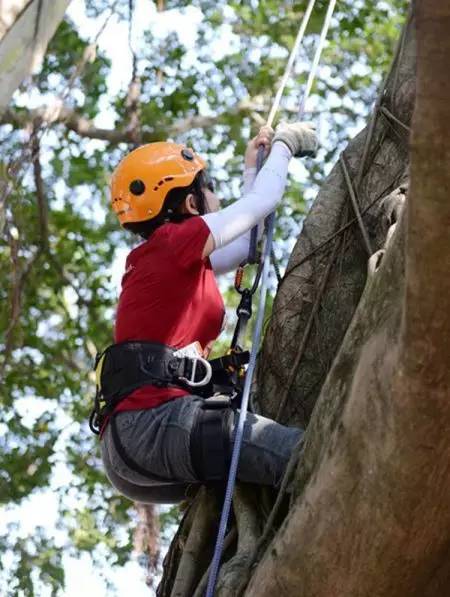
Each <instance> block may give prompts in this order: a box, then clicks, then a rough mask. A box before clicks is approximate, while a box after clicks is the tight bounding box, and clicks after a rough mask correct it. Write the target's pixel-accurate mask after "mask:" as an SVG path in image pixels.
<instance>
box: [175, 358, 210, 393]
mask: <svg viewBox="0 0 450 597" xmlns="http://www.w3.org/2000/svg"><path fill="white" fill-rule="evenodd" d="M189 358H190V359H191V360H192V361H193V363H192V371H191V376H190V377H191V379H188V378H187V377H181V376H180V377H179V378H178V379H180V380H181V381H184V382H186V383H187V384H188V386H191V387H192V388H196V387H198V386H206V384H208V383H209V382H210V381H211V377H212V368H211V365H210V363H209V362H208V361H207V360H206V359H204V358H203V357H189ZM198 362H200V363H201V364H202V365H203V367H204V368H205V376H204V377H203V379H201V380H200V381H195V374H196V372H197V363H198Z"/></svg>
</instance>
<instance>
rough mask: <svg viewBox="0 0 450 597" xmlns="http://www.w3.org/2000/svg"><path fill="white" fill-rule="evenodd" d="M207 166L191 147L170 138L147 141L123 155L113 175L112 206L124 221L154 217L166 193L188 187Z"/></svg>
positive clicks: (136, 220)
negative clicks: (154, 141)
mask: <svg viewBox="0 0 450 597" xmlns="http://www.w3.org/2000/svg"><path fill="white" fill-rule="evenodd" d="M205 167H206V162H205V161H204V160H203V159H202V158H201V157H200V156H198V155H196V154H195V153H194V152H193V151H192V149H188V148H187V147H185V146H184V145H178V144H177V143H169V142H163V141H162V142H157V143H148V144H147V145H142V147H138V148H137V149H135V150H134V151H132V152H131V153H129V154H128V155H127V156H125V157H124V158H123V160H122V161H121V162H120V164H119V165H118V166H117V168H116V169H115V170H114V172H113V175H112V179H111V203H112V208H113V210H114V211H115V213H116V214H117V217H118V218H119V222H120V223H121V225H122V226H123V225H124V224H128V223H132V222H144V221H146V220H151V219H152V218H155V217H156V216H157V215H158V214H159V213H160V212H161V210H162V208H163V206H164V201H165V199H166V197H167V193H168V192H169V191H171V190H172V189H175V188H177V187H187V186H189V185H190V184H191V183H192V182H193V181H194V178H195V177H196V175H197V174H198V173H199V172H200V171H201V170H203V169H204V168H205Z"/></svg>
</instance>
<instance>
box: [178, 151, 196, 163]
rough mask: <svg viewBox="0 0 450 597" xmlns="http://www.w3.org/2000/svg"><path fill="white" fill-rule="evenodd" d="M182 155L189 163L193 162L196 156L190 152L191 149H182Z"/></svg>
mask: <svg viewBox="0 0 450 597" xmlns="http://www.w3.org/2000/svg"><path fill="white" fill-rule="evenodd" d="M181 155H182V156H183V157H184V159H185V160H187V161H188V162H192V160H193V159H194V154H193V153H192V151H190V150H189V149H182V150H181Z"/></svg>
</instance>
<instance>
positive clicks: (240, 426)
mask: <svg viewBox="0 0 450 597" xmlns="http://www.w3.org/2000/svg"><path fill="white" fill-rule="evenodd" d="M314 4H315V0H310V2H309V4H308V7H307V9H306V12H305V14H304V16H303V19H302V22H301V24H300V28H299V31H298V34H297V37H296V40H295V43H294V47H293V49H292V51H291V54H290V56H289V60H288V63H287V65H286V70H285V73H284V76H283V79H282V81H281V83H280V86H279V89H278V91H277V94H276V96H275V100H274V103H273V105H272V108H271V111H270V113H269V117H268V120H267V124H268V125H269V126H271V125H272V123H273V119H274V117H275V114H276V112H277V110H278V107H279V103H280V100H281V97H282V94H283V91H284V88H285V86H286V83H287V80H288V78H289V76H290V74H291V71H292V67H293V65H294V61H295V58H296V54H297V51H298V48H299V47H300V43H301V41H302V39H303V35H304V33H305V30H306V27H307V24H308V21H309V18H310V16H311V13H312V10H313V7H314ZM335 4H336V0H330V1H329V4H328V8H327V12H326V15H325V19H324V22H323V26H322V31H321V35H320V39H319V42H318V45H317V48H316V52H315V55H314V58H313V62H312V67H311V71H310V73H309V76H308V80H307V83H306V86H305V89H304V91H303V94H302V97H301V99H300V106H299V118H302V116H303V114H304V111H305V105H306V101H307V99H308V96H309V93H310V91H311V88H312V84H313V81H314V78H315V76H316V73H317V68H318V65H319V61H320V56H321V53H322V49H323V46H324V43H325V40H326V36H327V32H328V29H329V26H330V22H331V17H332V15H333V11H334V7H335ZM263 155H264V148H263V147H260V148H259V151H258V164H257V169H258V170H259V169H260V168H261V165H262V160H263ZM274 223H275V215H274V214H273V213H272V214H270V215H269V216H268V217H267V218H266V221H265V225H264V227H265V240H264V246H263V252H262V258H261V260H260V262H259V265H258V270H257V274H256V278H255V282H254V283H253V285H252V287H251V288H250V289H241V282H242V267H241V268H240V270H241V271H240V270H238V272H239V271H240V273H239V275H238V276H237V283H236V284H235V286H237V290H238V292H240V294H241V303H243V301H244V297H245V303H244V305H243V306H242V309H241V311H242V313H241V317H240V322H239V313H238V326H239V329H238V331H237V332H236V333H235V335H234V337H233V342H234V341H235V340H236V343H238V342H240V341H241V338H242V336H243V334H242V330H243V331H244V332H245V328H246V326H247V323H248V319H249V318H250V315H251V297H252V295H253V294H254V292H256V288H257V286H258V284H259V281H260V280H261V289H260V294H259V304H258V312H257V316H256V324H255V328H254V332H253V338H252V349H251V353H250V361H249V365H248V369H247V373H246V377H245V383H244V390H243V394H242V399H241V409H240V413H239V419H238V422H237V426H236V429H235V436H234V445H233V453H232V456H231V464H230V470H229V474H228V481H227V486H226V490H225V497H224V503H223V508H222V513H221V517H220V523H219V530H218V533H217V539H216V544H215V547H214V554H213V558H212V561H211V565H210V571H209V577H208V584H207V588H206V597H213V595H214V591H215V586H216V582H217V574H218V571H219V566H220V560H221V557H222V550H223V543H224V539H225V532H226V528H227V524H228V519H229V515H230V509H231V503H232V498H233V491H234V486H235V482H236V473H237V467H238V462H239V455H240V450H241V445H242V439H243V433H244V422H245V419H246V417H247V411H248V403H249V397H250V388H251V383H252V379H253V374H254V371H255V366H256V356H257V352H258V348H259V344H260V340H261V332H262V325H263V319H264V308H265V302H266V295H267V286H268V275H269V267H270V257H271V251H272V239H273V232H274ZM256 240H257V229H256V230H255V229H253V230H252V237H251V243H250V250H249V258H248V262H249V263H254V262H255V261H256V257H255V256H256ZM246 291H247V292H246ZM249 295H250V301H249V300H248V298H249ZM248 313H250V314H249V315H248Z"/></svg>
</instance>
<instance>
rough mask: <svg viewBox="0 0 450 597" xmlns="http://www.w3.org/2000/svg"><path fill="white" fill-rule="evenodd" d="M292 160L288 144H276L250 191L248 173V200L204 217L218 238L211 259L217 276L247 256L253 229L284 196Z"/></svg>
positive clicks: (246, 179)
mask: <svg viewBox="0 0 450 597" xmlns="http://www.w3.org/2000/svg"><path fill="white" fill-rule="evenodd" d="M291 157H292V154H291V152H290V150H289V149H288V147H287V146H286V145H285V144H284V143H281V142H276V143H274V145H273V147H272V150H271V152H270V155H269V157H268V158H267V160H266V163H265V164H264V166H263V167H262V168H261V170H260V171H259V173H258V175H257V176H256V178H255V180H254V183H253V186H252V187H251V188H250V189H248V190H247V188H248V187H247V184H246V183H248V186H250V185H251V181H250V178H251V173H250V172H248V173H246V176H245V177H244V189H245V191H246V192H245V194H244V197H243V198H242V199H241V200H240V201H236V203H233V204H232V205H229V206H228V207H225V208H224V209H222V210H221V211H218V212H214V213H208V214H205V215H203V216H201V217H202V218H203V220H204V221H205V222H206V224H207V226H208V228H209V229H210V231H211V234H212V236H213V238H214V244H215V247H216V248H215V249H214V251H213V252H212V253H211V256H210V258H211V263H212V266H213V268H214V270H215V272H216V273H218V274H220V273H224V272H226V271H230V270H232V269H234V268H235V267H236V266H237V265H238V264H239V263H240V262H241V261H243V259H245V257H246V256H247V254H248V246H249V239H250V231H251V229H252V228H253V227H254V226H256V225H257V224H258V223H259V222H260V221H261V220H264V218H265V217H266V216H267V215H269V214H270V213H271V212H272V211H274V210H275V208H276V206H277V205H278V203H279V202H280V200H281V197H282V196H283V192H284V188H285V186H286V179H287V171H288V165H289V161H290V159H291ZM260 228H262V227H260ZM246 233H248V234H246ZM230 245H233V246H230ZM225 249H228V250H225Z"/></svg>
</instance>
